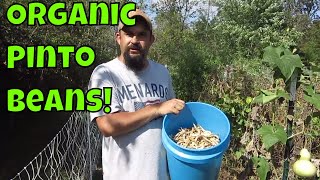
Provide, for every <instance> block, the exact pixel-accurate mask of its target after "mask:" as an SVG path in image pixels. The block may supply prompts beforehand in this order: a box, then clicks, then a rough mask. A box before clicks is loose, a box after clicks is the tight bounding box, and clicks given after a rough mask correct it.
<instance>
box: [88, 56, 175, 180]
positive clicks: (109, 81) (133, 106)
mask: <svg viewBox="0 0 320 180" xmlns="http://www.w3.org/2000/svg"><path fill="white" fill-rule="evenodd" d="M148 61H149V66H148V67H147V68H146V69H145V70H143V71H142V72H139V73H137V74H136V73H134V72H133V71H131V70H130V69H128V68H127V67H126V66H125V64H123V63H122V62H121V61H120V60H118V59H117V58H116V59H113V60H111V61H109V62H107V63H103V64H101V65H99V66H97V67H96V68H95V70H94V71H93V73H92V75H91V79H90V83H89V89H91V88H103V87H112V88H113V89H112V100H111V113H114V112H117V111H127V112H134V111H137V110H139V109H141V108H143V107H144V106H146V105H148V104H153V103H158V102H163V101H166V100H169V99H172V98H174V97H175V94H174V91H173V88H172V80H171V77H170V74H169V72H168V70H167V69H166V68H165V67H164V66H163V65H161V64H159V63H156V62H154V61H152V60H148ZM101 115H104V112H103V111H102V110H101V111H99V112H95V113H90V117H91V120H93V119H94V118H96V117H98V116H101ZM162 119H163V118H162V117H161V118H158V119H155V120H153V121H151V122H149V123H148V124H146V125H144V126H142V127H141V128H139V129H137V130H135V131H132V132H130V133H128V134H125V135H121V136H116V137H103V140H102V166H103V179H104V180H109V179H110V180H131V179H132V180H140V179H141V180H144V179H148V180H166V179H169V178H168V171H167V163H166V152H165V149H164V147H163V145H162V142H161V128H162Z"/></svg>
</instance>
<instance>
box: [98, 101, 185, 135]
mask: <svg viewBox="0 0 320 180" xmlns="http://www.w3.org/2000/svg"><path fill="white" fill-rule="evenodd" d="M184 105H185V102H184V101H182V100H180V99H171V100H168V101H165V102H162V103H158V104H152V105H148V106H145V107H144V108H142V109H140V110H138V111H135V112H116V113H111V114H106V115H103V116H99V117H97V118H96V123H97V125H98V128H99V130H100V132H101V133H102V134H103V135H104V136H106V137H108V136H119V135H122V134H127V133H129V132H131V131H133V130H136V129H138V128H140V127H141V126H143V125H145V124H147V123H148V122H150V121H152V120H153V119H156V118H158V117H160V116H164V115H166V114H169V113H174V114H178V113H179V112H180V111H181V110H182V109H183V108H184Z"/></svg>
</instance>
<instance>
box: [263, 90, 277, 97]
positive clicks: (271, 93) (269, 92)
mask: <svg viewBox="0 0 320 180" xmlns="http://www.w3.org/2000/svg"><path fill="white" fill-rule="evenodd" d="M261 92H262V93H263V94H265V95H267V96H271V95H274V92H271V91H268V90H263V89H262V90H261Z"/></svg>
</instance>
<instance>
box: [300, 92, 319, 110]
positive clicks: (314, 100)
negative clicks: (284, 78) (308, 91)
mask: <svg viewBox="0 0 320 180" xmlns="http://www.w3.org/2000/svg"><path fill="white" fill-rule="evenodd" d="M304 99H305V100H306V101H308V102H309V103H311V104H312V105H314V106H315V107H316V108H317V109H319V110H320V94H313V95H312V96H308V95H304Z"/></svg>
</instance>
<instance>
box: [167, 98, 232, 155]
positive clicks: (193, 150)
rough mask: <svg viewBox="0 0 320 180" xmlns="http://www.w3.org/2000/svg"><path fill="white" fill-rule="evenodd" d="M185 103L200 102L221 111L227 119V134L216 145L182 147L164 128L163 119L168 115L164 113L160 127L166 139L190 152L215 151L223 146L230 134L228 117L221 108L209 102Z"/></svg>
mask: <svg viewBox="0 0 320 180" xmlns="http://www.w3.org/2000/svg"><path fill="white" fill-rule="evenodd" d="M185 104H202V105H205V106H210V107H211V108H214V109H216V110H218V111H219V112H221V114H222V115H223V116H224V117H225V118H226V119H227V120H228V121H227V124H228V128H227V131H228V132H227V134H228V135H227V136H226V137H225V138H224V139H223V140H221V141H220V142H219V144H217V145H215V146H212V147H208V148H202V149H192V148H187V147H183V146H181V145H179V144H177V143H176V142H175V141H173V139H172V138H171V137H170V136H169V135H168V133H167V132H166V130H165V128H164V123H165V119H166V118H167V116H168V115H169V114H167V115H165V116H164V118H163V122H162V127H163V128H162V130H163V131H164V132H165V133H164V135H165V136H166V137H167V139H168V140H169V141H170V142H171V143H172V144H173V145H174V146H176V147H178V148H181V149H183V150H186V151H190V152H206V151H215V150H218V149H219V148H221V147H223V146H225V145H226V143H227V144H229V142H227V141H228V140H230V136H231V127H230V122H229V118H228V117H227V116H226V115H225V113H224V112H223V111H222V110H221V109H219V108H217V107H215V106H213V105H211V104H208V103H204V102H186V103H185Z"/></svg>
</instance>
